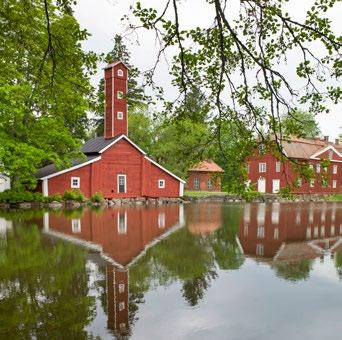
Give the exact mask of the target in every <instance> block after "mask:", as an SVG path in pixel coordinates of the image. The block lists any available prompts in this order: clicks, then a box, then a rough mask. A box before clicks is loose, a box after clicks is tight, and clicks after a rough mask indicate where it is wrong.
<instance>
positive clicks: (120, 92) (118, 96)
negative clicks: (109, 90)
mask: <svg viewBox="0 0 342 340" xmlns="http://www.w3.org/2000/svg"><path fill="white" fill-rule="evenodd" d="M116 98H118V99H122V98H123V92H122V91H118V92H116Z"/></svg>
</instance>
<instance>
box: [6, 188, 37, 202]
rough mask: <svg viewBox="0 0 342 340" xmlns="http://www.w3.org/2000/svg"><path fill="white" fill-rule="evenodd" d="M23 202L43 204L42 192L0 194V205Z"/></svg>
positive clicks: (12, 191) (15, 191)
mask: <svg viewBox="0 0 342 340" xmlns="http://www.w3.org/2000/svg"><path fill="white" fill-rule="evenodd" d="M23 202H43V195H42V194H41V193H40V192H31V191H19V190H13V189H9V190H5V191H3V192H0V203H11V204H16V203H23Z"/></svg>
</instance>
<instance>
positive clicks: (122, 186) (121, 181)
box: [117, 174, 127, 194]
mask: <svg viewBox="0 0 342 340" xmlns="http://www.w3.org/2000/svg"><path fill="white" fill-rule="evenodd" d="M117 182H118V183H117V185H118V193H121V194H123V193H126V191H127V190H126V189H127V188H126V187H127V178H126V175H122V174H120V175H118V176H117Z"/></svg>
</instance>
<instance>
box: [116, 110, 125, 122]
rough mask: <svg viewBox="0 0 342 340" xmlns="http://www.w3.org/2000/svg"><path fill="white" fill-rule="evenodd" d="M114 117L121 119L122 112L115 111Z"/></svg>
mask: <svg viewBox="0 0 342 340" xmlns="http://www.w3.org/2000/svg"><path fill="white" fill-rule="evenodd" d="M116 118H117V119H119V120H123V112H122V111H118V112H117V113H116Z"/></svg>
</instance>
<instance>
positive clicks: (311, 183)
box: [310, 179, 315, 188]
mask: <svg viewBox="0 0 342 340" xmlns="http://www.w3.org/2000/svg"><path fill="white" fill-rule="evenodd" d="M314 187H315V180H314V179H310V188H314Z"/></svg>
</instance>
